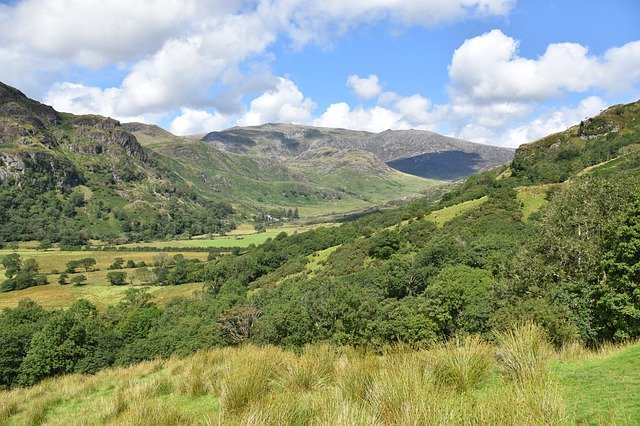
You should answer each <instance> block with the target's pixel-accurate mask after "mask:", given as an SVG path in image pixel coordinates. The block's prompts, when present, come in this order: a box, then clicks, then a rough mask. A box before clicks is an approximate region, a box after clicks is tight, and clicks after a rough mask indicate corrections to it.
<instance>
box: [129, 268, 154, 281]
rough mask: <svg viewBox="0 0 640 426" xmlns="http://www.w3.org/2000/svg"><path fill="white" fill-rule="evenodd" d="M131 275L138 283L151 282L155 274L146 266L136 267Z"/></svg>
mask: <svg viewBox="0 0 640 426" xmlns="http://www.w3.org/2000/svg"><path fill="white" fill-rule="evenodd" d="M131 275H132V276H131V280H132V281H133V280H136V281H138V283H139V284H151V283H152V282H154V281H155V280H156V274H154V273H153V271H151V270H150V269H149V268H147V267H142V268H138V269H136V270H135V271H133V273H132V274H131Z"/></svg>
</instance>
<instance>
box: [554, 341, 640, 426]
mask: <svg viewBox="0 0 640 426" xmlns="http://www.w3.org/2000/svg"><path fill="white" fill-rule="evenodd" d="M611 352H612V353H605V354H603V355H597V356H594V355H589V354H587V355H586V356H582V357H579V358H578V359H576V360H571V361H569V362H555V363H553V372H554V376H556V377H557V378H558V381H559V383H560V384H561V385H562V387H563V388H564V389H565V390H566V396H567V401H568V402H569V403H570V406H572V407H574V408H575V418H576V421H577V422H579V423H585V424H586V423H589V424H596V423H597V424H628V425H637V424H640V397H639V396H638V391H639V390H640V345H638V344H636V345H633V346H631V347H628V348H625V349H622V350H617V351H616V350H614V351H611Z"/></svg>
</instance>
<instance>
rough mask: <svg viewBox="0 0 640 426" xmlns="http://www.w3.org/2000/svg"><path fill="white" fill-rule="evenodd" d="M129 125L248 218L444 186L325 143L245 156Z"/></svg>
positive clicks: (375, 201)
mask: <svg viewBox="0 0 640 426" xmlns="http://www.w3.org/2000/svg"><path fill="white" fill-rule="evenodd" d="M125 127H126V128H128V129H131V131H132V132H133V134H134V135H135V136H136V137H137V138H138V140H139V141H140V142H141V144H142V145H143V146H145V147H147V148H149V149H150V150H152V151H154V152H156V153H158V154H160V155H162V157H163V158H165V159H166V161H167V163H166V164H167V166H168V167H169V168H171V169H172V170H174V171H176V173H177V174H179V175H180V176H181V177H182V178H183V179H184V180H185V181H186V182H188V183H189V184H190V185H191V186H192V187H194V188H197V189H198V190H199V191H201V192H202V193H204V194H208V195H209V196H210V197H213V198H214V199H220V200H227V201H229V202H231V203H232V204H233V205H234V206H235V207H237V208H238V210H240V211H242V212H246V213H248V216H249V217H253V216H252V215H255V214H259V213H263V212H266V213H270V214H271V215H272V216H279V214H278V211H282V210H285V211H286V210H288V209H290V208H296V207H297V208H298V210H299V212H300V214H301V215H302V218H304V219H310V218H317V217H318V216H324V217H327V216H331V215H336V214H341V213H346V212H354V211H360V210H365V209H368V208H372V207H375V206H379V205H383V204H385V203H387V202H390V201H394V200H400V199H403V198H404V199H406V198H415V197H417V196H420V195H424V194H425V193H428V192H430V191H432V190H434V188H438V187H443V186H445V185H446V184H447V182H444V181H436V180H432V179H425V178H420V177H417V176H413V175H407V174H404V173H401V172H398V171H397V170H394V169H391V168H389V167H388V166H386V165H385V164H384V163H383V162H382V161H380V160H378V159H376V158H375V157H374V156H373V155H372V154H368V153H366V152H364V151H348V150H337V149H331V148H326V149H319V150H310V151H309V152H306V153H305V155H304V156H298V157H295V158H277V157H268V156H264V155H258V154H255V155H241V154H233V153H228V152H223V151H220V150H218V149H217V148H215V147H214V145H212V144H210V143H207V142H202V141H196V140H193V139H189V138H181V137H177V136H174V135H172V134H170V133H168V132H165V131H162V130H161V129H158V128H154V127H153V126H146V125H142V124H136V123H130V124H127V125H125Z"/></svg>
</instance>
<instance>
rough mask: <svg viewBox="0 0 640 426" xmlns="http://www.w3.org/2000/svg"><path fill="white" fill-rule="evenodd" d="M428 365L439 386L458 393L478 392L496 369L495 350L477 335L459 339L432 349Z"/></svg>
mask: <svg viewBox="0 0 640 426" xmlns="http://www.w3.org/2000/svg"><path fill="white" fill-rule="evenodd" d="M428 362H429V366H428V369H429V372H430V373H431V375H432V377H433V379H434V382H435V383H436V385H438V386H442V387H447V388H450V389H453V390H455V391H457V392H469V391H472V390H475V389H478V388H479V387H480V386H481V385H482V384H484V383H485V382H486V381H487V380H488V379H489V377H491V375H492V374H493V373H494V371H495V367H496V363H495V358H494V356H493V349H492V348H491V346H489V345H488V344H487V343H485V342H483V341H482V340H480V338H478V337H476V336H467V337H464V338H455V339H452V340H450V341H449V342H447V343H445V344H442V345H440V346H438V347H435V348H433V349H431V350H430V351H429V357H428Z"/></svg>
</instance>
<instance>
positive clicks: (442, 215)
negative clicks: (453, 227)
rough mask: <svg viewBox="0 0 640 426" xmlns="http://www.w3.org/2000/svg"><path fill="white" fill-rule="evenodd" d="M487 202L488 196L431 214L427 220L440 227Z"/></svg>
mask: <svg viewBox="0 0 640 426" xmlns="http://www.w3.org/2000/svg"><path fill="white" fill-rule="evenodd" d="M485 201H487V197H486V196H484V197H482V198H478V199H476V200H469V201H465V202H464V203H460V204H456V205H454V206H450V207H445V208H443V209H440V210H436V211H434V212H431V214H429V215H428V216H427V220H430V221H431V222H434V223H435V224H436V225H438V226H442V225H444V224H445V223H447V222H448V221H450V220H451V219H453V218H455V217H457V216H460V215H461V214H462V213H464V212H466V211H467V210H470V209H472V208H474V207H477V206H479V205H480V204H482V203H484V202H485Z"/></svg>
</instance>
